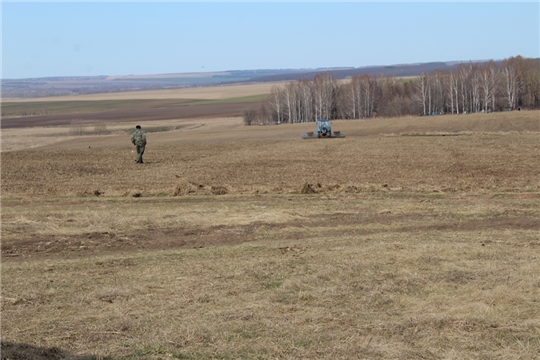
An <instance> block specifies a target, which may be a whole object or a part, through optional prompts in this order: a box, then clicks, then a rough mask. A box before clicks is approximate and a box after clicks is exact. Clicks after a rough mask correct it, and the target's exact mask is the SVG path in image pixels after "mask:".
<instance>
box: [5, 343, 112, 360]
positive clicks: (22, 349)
mask: <svg viewBox="0 0 540 360" xmlns="http://www.w3.org/2000/svg"><path fill="white" fill-rule="evenodd" d="M0 354H1V356H2V357H1V359H2V360H52V359H55V360H58V359H62V360H107V359H110V358H108V357H102V356H97V355H83V356H75V355H72V354H69V353H68V352H66V351H64V350H62V349H59V348H57V347H52V348H44V347H39V346H34V345H29V344H23V343H13V342H9V341H2V342H1V343H0Z"/></svg>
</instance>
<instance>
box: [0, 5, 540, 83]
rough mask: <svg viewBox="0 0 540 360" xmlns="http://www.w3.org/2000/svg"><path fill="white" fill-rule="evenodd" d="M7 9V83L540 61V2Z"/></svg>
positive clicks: (4, 71) (4, 44)
mask: <svg viewBox="0 0 540 360" xmlns="http://www.w3.org/2000/svg"><path fill="white" fill-rule="evenodd" d="M1 6H2V8H1V12H2V73H1V74H0V75H1V77H2V78H4V79H16V78H29V77H46V76H86V75H129V74H136V75H143V74H162V73H178V72H199V71H223V70H252V69H289V68H294V69H296V68H320V67H341V66H348V67H362V66H370V65H394V64H405V63H418V62H430V61H454V60H458V61H461V60H486V59H496V60H498V59H505V58H509V57H512V56H516V55H521V56H524V57H540V54H539V52H540V51H539V47H540V21H539V19H540V6H539V3H538V2H537V1H530V2H521V3H518V2H474V3H472V2H448V3H443V2H416V3H412V2H309V3H308V2H266V3H261V2H198V3H192V2H173V1H169V2H161V3H156V2H125V1H124V2H86V3H83V2H73V1H72V2H69V1H64V2H54V3H53V2H26V1H24V2H23V1H9V0H8V1H5V0H4V2H3V3H2V5H1Z"/></svg>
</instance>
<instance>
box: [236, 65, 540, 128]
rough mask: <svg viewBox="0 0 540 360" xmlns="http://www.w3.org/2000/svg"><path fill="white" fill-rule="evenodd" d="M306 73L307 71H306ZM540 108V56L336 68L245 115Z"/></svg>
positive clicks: (270, 119) (275, 91) (288, 119)
mask: <svg viewBox="0 0 540 360" xmlns="http://www.w3.org/2000/svg"><path fill="white" fill-rule="evenodd" d="M304 75H305V74H304ZM524 109H540V59H527V58H523V57H521V56H517V57H512V58H509V59H506V60H503V61H499V62H495V61H487V62H483V63H473V62H469V63H460V64H457V65H455V67H454V68H453V69H450V70H440V69H436V70H434V71H432V72H429V73H427V72H422V73H420V75H418V76H414V77H409V78H408V77H404V76H403V75H401V76H400V77H398V76H396V75H387V74H385V73H381V74H379V75H369V74H362V75H353V76H352V77H350V81H339V80H338V79H336V78H335V76H334V74H333V72H332V71H327V72H323V73H317V74H314V75H313V79H308V78H307V77H304V78H301V79H299V80H296V81H291V82H289V83H287V84H286V85H284V86H275V87H273V88H272V93H271V96H270V97H269V99H268V101H267V102H265V103H262V104H261V105H260V108H259V109H252V110H247V111H246V112H245V113H244V122H245V124H246V125H251V124H255V123H260V124H268V123H297V122H306V121H314V120H316V119H320V118H325V119H362V118H372V117H376V116H381V117H399V116H406V115H443V114H466V113H478V112H493V111H511V110H524Z"/></svg>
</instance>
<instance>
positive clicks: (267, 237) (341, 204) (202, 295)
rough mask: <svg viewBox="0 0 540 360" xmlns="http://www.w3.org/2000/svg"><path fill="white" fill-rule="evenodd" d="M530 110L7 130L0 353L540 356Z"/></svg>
mask: <svg viewBox="0 0 540 360" xmlns="http://www.w3.org/2000/svg"><path fill="white" fill-rule="evenodd" d="M244 96H245V95H244ZM539 116H540V113H539V112H537V111H527V112H509V113H500V114H477V115H467V116H455V117H454V116H443V117H426V118H405V119H375V120H365V121H335V122H334V128H335V129H336V130H341V131H344V132H346V133H347V138H345V139H321V140H302V139H300V134H301V133H303V132H306V131H312V130H313V124H295V125H279V126H253V127H244V126H242V120H241V118H238V117H216V118H189V119H181V118H178V119H172V120H167V121H165V120H163V119H156V120H154V121H151V122H150V121H149V122H146V123H143V124H141V125H143V128H147V129H150V128H156V129H157V128H163V129H165V130H166V128H167V127H168V128H169V129H174V130H173V131H156V132H150V133H148V140H149V144H148V148H147V152H146V154H145V164H143V165H140V164H135V163H134V161H133V159H134V153H133V152H132V151H133V147H132V146H131V144H130V143H129V133H128V131H130V129H132V128H133V126H134V125H135V122H130V121H126V122H110V123H107V129H108V130H109V134H108V135H88V136H73V135H72V134H70V127H69V126H68V125H64V126H45V127H32V128H12V129H3V130H2V169H1V171H2V173H1V175H2V183H1V191H2V229H1V231H2V233H1V235H2V244H1V251H2V253H1V254H2V297H1V314H2V324H1V326H2V356H3V357H7V358H8V359H16V358H24V356H23V355H24V354H25V355H26V358H35V359H57V358H74V359H166V358H178V359H210V358H219V359H242V358H244V359H254V358H258V359H276V358H279V359H299V358H308V359H355V358H358V359H426V358H429V359H518V358H519V359H537V358H539V357H540V350H539V349H540V310H539V309H540V238H539V230H540V170H539V167H538V163H539V160H540V141H539V140H540V129H539ZM90 130H91V129H90ZM21 354H23V355H21ZM17 356H19V357H17Z"/></svg>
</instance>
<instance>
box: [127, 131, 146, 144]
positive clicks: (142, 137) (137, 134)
mask: <svg viewBox="0 0 540 360" xmlns="http://www.w3.org/2000/svg"><path fill="white" fill-rule="evenodd" d="M131 143H132V144H133V145H136V146H146V134H145V132H144V131H142V130H141V129H137V130H135V131H134V132H133V135H131Z"/></svg>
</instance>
